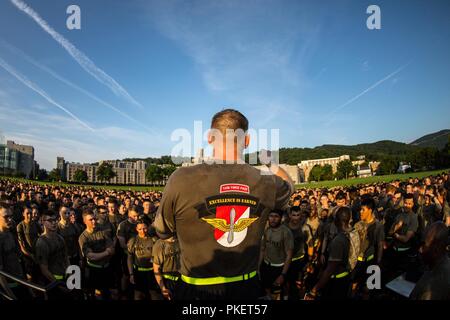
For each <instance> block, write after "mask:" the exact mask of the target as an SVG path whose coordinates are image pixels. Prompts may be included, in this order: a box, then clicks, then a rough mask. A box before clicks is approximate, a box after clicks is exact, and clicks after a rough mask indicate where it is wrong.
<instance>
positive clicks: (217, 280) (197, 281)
mask: <svg viewBox="0 0 450 320" xmlns="http://www.w3.org/2000/svg"><path fill="white" fill-rule="evenodd" d="M254 276H256V271H253V272H250V273H246V274H243V275H240V276H235V277H213V278H192V277H188V276H185V275H181V279H182V280H183V281H184V282H186V283H189V284H193V285H196V286H206V285H211V284H223V283H230V282H237V281H243V280H248V279H251V278H253V277H254Z"/></svg>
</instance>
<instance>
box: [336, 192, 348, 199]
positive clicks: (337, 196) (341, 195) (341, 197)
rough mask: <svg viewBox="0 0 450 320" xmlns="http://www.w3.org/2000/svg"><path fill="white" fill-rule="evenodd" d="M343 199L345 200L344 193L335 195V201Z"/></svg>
mask: <svg viewBox="0 0 450 320" xmlns="http://www.w3.org/2000/svg"><path fill="white" fill-rule="evenodd" d="M345 199H346V197H345V193H344V192H343V191H342V190H341V191H339V192H338V193H337V195H336V200H345Z"/></svg>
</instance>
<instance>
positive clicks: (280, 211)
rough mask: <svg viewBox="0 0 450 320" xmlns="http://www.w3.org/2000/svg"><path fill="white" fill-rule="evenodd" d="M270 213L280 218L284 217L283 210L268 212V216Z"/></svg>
mask: <svg viewBox="0 0 450 320" xmlns="http://www.w3.org/2000/svg"><path fill="white" fill-rule="evenodd" d="M272 213H276V214H277V215H279V216H280V217H282V216H283V215H284V211H283V210H279V209H276V210H272V211H270V214H272Z"/></svg>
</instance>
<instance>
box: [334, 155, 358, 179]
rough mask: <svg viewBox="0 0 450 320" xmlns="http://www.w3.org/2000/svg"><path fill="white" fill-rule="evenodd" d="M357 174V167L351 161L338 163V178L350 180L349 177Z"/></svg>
mask: <svg viewBox="0 0 450 320" xmlns="http://www.w3.org/2000/svg"><path fill="white" fill-rule="evenodd" d="M355 172H356V170H355V166H354V165H353V164H352V162H351V161H350V160H344V161H341V162H339V163H338V165H337V170H336V178H338V179H339V180H340V179H348V177H349V176H351V175H352V174H354V173H355Z"/></svg>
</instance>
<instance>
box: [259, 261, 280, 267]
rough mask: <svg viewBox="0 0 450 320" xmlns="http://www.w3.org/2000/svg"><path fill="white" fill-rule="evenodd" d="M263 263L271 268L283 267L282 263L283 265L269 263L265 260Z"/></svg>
mask: <svg viewBox="0 0 450 320" xmlns="http://www.w3.org/2000/svg"><path fill="white" fill-rule="evenodd" d="M264 262H265V263H266V264H268V265H269V266H271V267H282V266H284V262H283V263H271V262H269V261H267V260H264Z"/></svg>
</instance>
